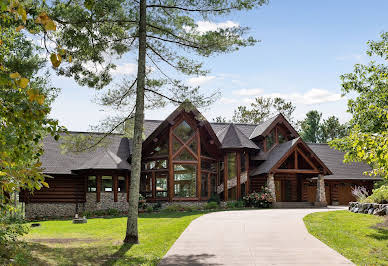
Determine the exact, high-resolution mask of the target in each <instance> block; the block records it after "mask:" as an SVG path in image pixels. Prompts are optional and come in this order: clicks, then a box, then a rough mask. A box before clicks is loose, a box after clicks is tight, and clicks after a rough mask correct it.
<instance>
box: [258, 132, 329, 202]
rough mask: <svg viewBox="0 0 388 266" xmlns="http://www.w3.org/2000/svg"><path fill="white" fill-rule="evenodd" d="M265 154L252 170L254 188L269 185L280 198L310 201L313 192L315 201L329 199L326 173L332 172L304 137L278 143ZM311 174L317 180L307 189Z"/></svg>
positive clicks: (292, 200)
mask: <svg viewBox="0 0 388 266" xmlns="http://www.w3.org/2000/svg"><path fill="white" fill-rule="evenodd" d="M266 157H267V158H266V160H265V161H264V162H262V163H261V164H259V166H257V167H256V168H255V169H254V170H253V171H252V172H251V180H252V181H251V182H252V189H253V190H255V189H257V190H259V189H260V187H261V186H264V185H266V186H267V187H268V188H269V189H270V191H271V193H272V195H273V198H274V199H276V201H277V202H302V201H308V198H309V197H308V193H314V194H315V195H316V197H315V198H314V201H315V202H320V204H322V205H324V204H326V203H327V201H326V197H325V196H326V194H327V193H325V183H324V176H325V175H331V174H332V173H331V172H330V170H329V169H328V168H327V167H326V165H325V164H324V163H323V162H322V161H321V160H320V159H319V158H318V157H317V156H316V155H315V154H314V152H313V151H312V150H311V149H310V148H309V147H308V146H307V145H306V144H305V143H304V142H303V141H302V139H301V138H296V139H293V140H290V141H288V142H285V143H282V144H279V145H277V146H275V147H274V148H273V149H272V150H270V151H269V152H268V154H266ZM259 163H260V162H259ZM312 178H315V179H317V181H316V182H315V183H314V187H313V188H311V190H310V189H308V190H306V188H305V186H304V184H305V183H306V182H307V180H311V179H312ZM313 191H314V192H313Z"/></svg>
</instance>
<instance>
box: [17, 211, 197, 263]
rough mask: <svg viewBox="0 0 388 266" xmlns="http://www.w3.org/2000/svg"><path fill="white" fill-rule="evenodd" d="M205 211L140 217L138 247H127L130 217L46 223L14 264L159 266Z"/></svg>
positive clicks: (34, 232) (35, 231)
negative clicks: (161, 260) (172, 247)
mask: <svg viewBox="0 0 388 266" xmlns="http://www.w3.org/2000/svg"><path fill="white" fill-rule="evenodd" d="M202 214H203V213H202V212H180V213H179V212H173V213H167V212H161V213H155V214H142V215H141V216H140V217H139V223H138V224H139V241H140V244H138V245H128V244H126V245H124V244H123V243H122V240H123V238H124V236H125V229H126V221H127V219H126V217H121V218H96V219H89V220H88V223H87V224H72V221H71V220H66V221H44V222H40V224H41V226H40V227H35V228H32V229H31V231H30V233H29V234H28V235H26V236H25V237H24V240H25V243H23V244H22V245H23V246H22V247H20V251H22V252H20V254H19V255H17V256H16V258H15V261H14V263H15V264H21V265H47V264H48V265H156V264H157V263H158V262H159V260H160V259H161V258H162V257H163V256H164V254H166V252H167V251H168V249H169V248H170V247H171V246H172V244H173V243H174V242H175V241H176V239H177V238H178V237H179V236H180V235H181V233H182V232H183V231H184V229H185V228H186V227H187V226H188V225H189V224H190V222H191V221H193V220H194V219H196V218H197V217H199V216H201V215H202Z"/></svg>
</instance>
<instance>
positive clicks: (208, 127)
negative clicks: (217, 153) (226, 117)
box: [143, 102, 221, 146]
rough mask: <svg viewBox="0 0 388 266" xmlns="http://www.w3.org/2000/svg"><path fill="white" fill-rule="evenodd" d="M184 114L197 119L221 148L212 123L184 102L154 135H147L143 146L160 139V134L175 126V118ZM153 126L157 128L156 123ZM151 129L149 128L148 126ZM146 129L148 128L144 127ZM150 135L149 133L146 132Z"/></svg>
mask: <svg viewBox="0 0 388 266" xmlns="http://www.w3.org/2000/svg"><path fill="white" fill-rule="evenodd" d="M182 112H186V113H192V114H193V115H194V117H195V119H196V120H197V121H198V123H199V124H200V126H203V127H205V128H206V130H207V132H208V133H209V135H210V137H211V138H212V139H213V140H214V143H215V144H216V145H217V146H221V143H220V141H219V140H218V138H217V136H216V134H215V132H214V130H213V128H212V127H211V125H210V123H209V122H208V121H207V120H206V118H205V117H204V116H203V115H202V114H201V113H200V112H199V111H198V109H197V108H195V106H194V105H193V104H191V103H190V102H184V103H182V104H181V105H180V106H179V107H178V108H177V109H175V111H174V112H172V113H171V114H170V115H169V116H168V117H167V118H166V119H165V120H163V121H162V122H161V123H160V124H159V125H158V126H156V128H155V129H154V131H153V132H152V133H150V134H149V135H148V136H147V134H146V136H147V137H146V139H145V140H144V142H143V145H144V146H146V145H147V144H148V143H150V142H151V141H152V140H153V139H154V138H155V137H158V136H159V134H161V133H162V132H163V130H165V129H166V128H167V127H168V126H169V125H173V124H174V120H175V118H177V117H178V116H179V115H180V114H181V113H182ZM154 121H155V120H154ZM152 124H153V125H152V126H155V124H156V123H152ZM147 127H149V126H147ZM144 128H146V127H144ZM146 133H148V132H146Z"/></svg>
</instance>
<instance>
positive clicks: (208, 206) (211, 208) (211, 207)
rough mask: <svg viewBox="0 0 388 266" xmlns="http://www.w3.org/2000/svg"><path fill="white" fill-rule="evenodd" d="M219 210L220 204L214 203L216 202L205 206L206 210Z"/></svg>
mask: <svg viewBox="0 0 388 266" xmlns="http://www.w3.org/2000/svg"><path fill="white" fill-rule="evenodd" d="M217 208H218V203H217V202H214V201H211V202H208V203H206V205H205V206H204V209H205V210H214V209H217Z"/></svg>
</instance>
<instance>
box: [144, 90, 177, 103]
mask: <svg viewBox="0 0 388 266" xmlns="http://www.w3.org/2000/svg"><path fill="white" fill-rule="evenodd" d="M144 90H145V91H149V92H152V93H154V94H156V95H159V96H160V97H163V98H166V99H167V100H169V101H171V102H174V103H179V104H181V103H183V102H181V101H178V100H175V99H173V98H170V97H168V96H166V95H164V94H162V93H160V92H157V91H154V90H152V89H148V88H144Z"/></svg>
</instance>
